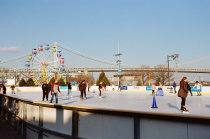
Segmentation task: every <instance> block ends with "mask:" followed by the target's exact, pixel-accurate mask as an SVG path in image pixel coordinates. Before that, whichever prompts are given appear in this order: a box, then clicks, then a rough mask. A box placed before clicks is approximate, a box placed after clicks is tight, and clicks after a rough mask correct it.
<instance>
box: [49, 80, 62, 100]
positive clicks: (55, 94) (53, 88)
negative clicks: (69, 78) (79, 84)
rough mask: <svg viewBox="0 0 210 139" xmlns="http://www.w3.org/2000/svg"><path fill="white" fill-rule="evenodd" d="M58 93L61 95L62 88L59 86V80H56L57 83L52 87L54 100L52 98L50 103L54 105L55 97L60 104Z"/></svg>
mask: <svg viewBox="0 0 210 139" xmlns="http://www.w3.org/2000/svg"><path fill="white" fill-rule="evenodd" d="M58 92H59V93H60V94H61V91H60V86H59V85H58V80H57V79H55V82H54V83H53V84H52V86H51V93H52V98H51V101H50V103H52V101H53V98H54V96H55V99H56V103H58Z"/></svg>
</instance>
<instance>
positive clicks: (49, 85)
mask: <svg viewBox="0 0 210 139" xmlns="http://www.w3.org/2000/svg"><path fill="white" fill-rule="evenodd" d="M50 92H51V95H52V91H51V84H50V83H48V95H49V94H50Z"/></svg>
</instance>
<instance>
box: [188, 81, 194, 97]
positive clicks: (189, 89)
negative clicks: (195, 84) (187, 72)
mask: <svg viewBox="0 0 210 139" xmlns="http://www.w3.org/2000/svg"><path fill="white" fill-rule="evenodd" d="M187 89H188V91H190V94H191V96H193V94H192V91H191V87H190V85H189V82H187Z"/></svg>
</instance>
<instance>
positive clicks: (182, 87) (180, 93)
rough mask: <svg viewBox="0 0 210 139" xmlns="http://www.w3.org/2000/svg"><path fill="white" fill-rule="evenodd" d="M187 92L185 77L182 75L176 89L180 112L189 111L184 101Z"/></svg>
mask: <svg viewBox="0 0 210 139" xmlns="http://www.w3.org/2000/svg"><path fill="white" fill-rule="evenodd" d="M187 94H188V87H187V77H183V78H182V80H181V81H180V88H179V91H178V97H181V99H182V101H181V111H182V112H189V111H188V110H187V109H186V107H185V102H186V98H187Z"/></svg>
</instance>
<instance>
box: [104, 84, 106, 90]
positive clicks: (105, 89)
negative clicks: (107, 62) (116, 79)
mask: <svg viewBox="0 0 210 139" xmlns="http://www.w3.org/2000/svg"><path fill="white" fill-rule="evenodd" d="M104 91H106V83H104Z"/></svg>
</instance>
